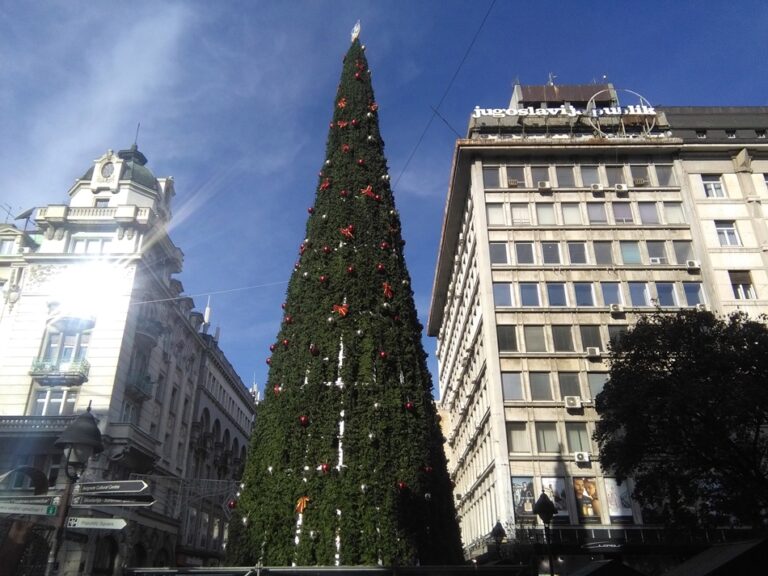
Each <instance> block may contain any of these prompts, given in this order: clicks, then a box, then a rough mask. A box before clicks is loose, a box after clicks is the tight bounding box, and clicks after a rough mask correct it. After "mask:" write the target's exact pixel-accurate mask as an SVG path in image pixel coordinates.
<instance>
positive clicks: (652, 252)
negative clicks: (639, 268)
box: [645, 240, 667, 264]
mask: <svg viewBox="0 0 768 576" xmlns="http://www.w3.org/2000/svg"><path fill="white" fill-rule="evenodd" d="M645 246H646V248H648V258H649V259H650V263H651V264H666V263H667V247H666V242H664V241H663V240H648V242H646V243H645Z"/></svg>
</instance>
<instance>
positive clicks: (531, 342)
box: [523, 326, 547, 352]
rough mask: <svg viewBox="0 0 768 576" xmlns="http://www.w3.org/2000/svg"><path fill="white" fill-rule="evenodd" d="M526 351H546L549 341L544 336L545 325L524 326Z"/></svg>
mask: <svg viewBox="0 0 768 576" xmlns="http://www.w3.org/2000/svg"><path fill="white" fill-rule="evenodd" d="M523 337H524V338H525V350H526V352H546V351H547V342H546V340H545V338H544V326H523Z"/></svg>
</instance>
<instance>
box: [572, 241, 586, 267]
mask: <svg viewBox="0 0 768 576" xmlns="http://www.w3.org/2000/svg"><path fill="white" fill-rule="evenodd" d="M568 258H570V260H571V264H586V263H587V245H586V244H585V243H584V242H568Z"/></svg>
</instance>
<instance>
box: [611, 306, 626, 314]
mask: <svg viewBox="0 0 768 576" xmlns="http://www.w3.org/2000/svg"><path fill="white" fill-rule="evenodd" d="M608 308H609V309H610V311H611V314H621V313H623V312H624V306H622V305H621V304H611V305H610V306H609V307H608Z"/></svg>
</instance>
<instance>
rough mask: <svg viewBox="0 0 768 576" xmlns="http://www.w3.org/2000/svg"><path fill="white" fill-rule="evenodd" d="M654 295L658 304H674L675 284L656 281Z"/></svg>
mask: <svg viewBox="0 0 768 576" xmlns="http://www.w3.org/2000/svg"><path fill="white" fill-rule="evenodd" d="M656 295H657V296H658V298H657V302H658V304H659V306H676V305H677V302H675V285H674V284H673V283H672V282H656Z"/></svg>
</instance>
